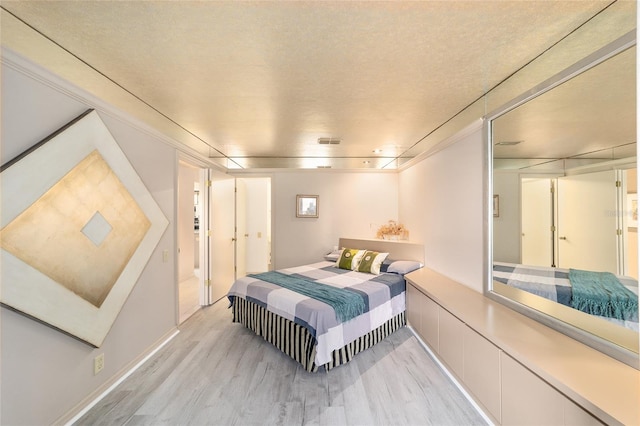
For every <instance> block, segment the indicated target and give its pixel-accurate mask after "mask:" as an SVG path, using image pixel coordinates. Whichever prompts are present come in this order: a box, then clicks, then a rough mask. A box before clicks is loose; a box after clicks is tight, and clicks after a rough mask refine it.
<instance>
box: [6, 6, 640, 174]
mask: <svg viewBox="0 0 640 426" xmlns="http://www.w3.org/2000/svg"><path fill="white" fill-rule="evenodd" d="M628 3H629V4H630V5H631V6H629V7H627V8H626V10H628V11H630V12H631V11H633V16H629V19H632V18H633V20H632V22H635V5H634V2H628ZM610 4H611V2H610V1H587V0H584V1H439V2H436V1H422V2H419V1H418V2H404V1H393V2H324V1H314V2H288V1H280V2H269V1H267V2H235V1H234V2H213V1H196V2H190V1H82V2H78V1H2V2H1V6H2V30H1V31H2V33H1V35H2V43H3V45H4V46H6V47H8V48H10V49H12V50H15V51H16V52H18V53H20V54H22V55H24V56H26V57H28V58H30V59H32V60H34V61H36V62H39V63H42V65H44V66H46V67H47V68H49V69H52V70H53V71H54V72H57V73H59V74H60V75H62V76H63V78H66V79H69V80H71V81H73V82H74V83H75V84H78V85H79V86H81V87H82V88H83V89H85V90H87V91H89V92H91V93H93V94H95V95H96V96H99V97H100V98H102V99H105V100H106V101H107V102H110V103H112V104H114V105H116V106H117V107H119V108H121V109H122V110H124V111H126V112H128V113H130V114H132V115H133V116H135V117H137V118H139V119H141V120H143V121H145V122H147V123H148V124H149V125H152V126H153V127H155V128H157V129H159V130H160V131H162V132H164V133H165V134H167V135H169V136H170V137H173V138H175V139H176V140H178V141H180V142H181V143H184V144H185V146H186V147H188V149H189V150H192V151H193V152H196V153H198V154H199V155H201V156H204V157H209V158H211V159H212V161H218V163H219V164H222V165H224V166H226V167H230V168H265V167H290V168H300V167H317V166H332V167H334V168H348V169H349V168H396V167H398V165H399V164H401V163H402V161H405V160H407V159H409V158H411V157H413V156H415V155H417V154H419V153H420V152H421V151H425V150H426V149H428V148H429V146H428V145H426V144H425V143H423V141H424V138H425V137H427V136H428V135H430V134H432V133H433V132H434V131H436V130H437V129H439V128H440V127H441V126H442V125H443V124H444V123H447V122H448V121H450V120H451V119H452V118H453V117H456V115H457V114H459V113H460V112H461V111H463V110H465V108H467V107H468V106H470V105H471V104H474V102H476V101H477V100H478V99H480V98H482V96H483V95H484V94H485V93H487V91H488V90H490V89H492V88H493V87H495V86H496V85H498V84H499V83H500V82H502V81H503V80H505V79H506V78H508V77H509V76H510V75H511V74H512V73H514V72H515V71H517V70H518V69H520V68H521V67H523V66H525V65H526V64H527V63H529V62H530V61H532V60H533V59H535V58H536V57H538V56H539V55H540V54H541V53H543V52H545V51H546V50H547V49H549V48H551V47H552V46H554V45H555V44H556V43H558V42H559V41H560V40H562V39H563V38H565V37H566V36H567V35H569V34H571V33H572V32H573V31H574V30H576V29H577V28H579V27H580V26H581V25H583V24H584V23H585V22H587V21H589V20H590V19H592V18H593V17H594V16H595V17H597V16H598V14H599V13H601V11H602V10H605V9H607V8H608V7H609V5H610ZM537 83H539V81H536V82H535V84H537ZM475 118H478V116H476V117H475ZM320 137H334V138H340V139H341V143H340V144H339V145H318V143H317V139H318V138H320ZM374 150H378V151H376V152H374Z"/></svg>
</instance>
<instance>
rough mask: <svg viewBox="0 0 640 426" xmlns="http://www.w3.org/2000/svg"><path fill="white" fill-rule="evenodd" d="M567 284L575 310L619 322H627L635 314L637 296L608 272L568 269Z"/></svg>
mask: <svg viewBox="0 0 640 426" xmlns="http://www.w3.org/2000/svg"><path fill="white" fill-rule="evenodd" d="M569 281H570V282H571V287H572V299H571V307H573V308H575V309H579V310H581V311H583V312H586V313H588V314H592V315H600V316H604V317H608V318H616V319H619V320H627V319H630V318H629V317H630V316H633V315H634V313H635V312H637V311H638V296H636V295H635V294H634V293H633V292H632V291H630V290H629V289H627V288H626V287H625V286H624V285H622V283H621V282H620V281H619V280H618V278H616V276H615V275H613V274H612V273H610V272H592V271H583V270H580V269H570V270H569Z"/></svg>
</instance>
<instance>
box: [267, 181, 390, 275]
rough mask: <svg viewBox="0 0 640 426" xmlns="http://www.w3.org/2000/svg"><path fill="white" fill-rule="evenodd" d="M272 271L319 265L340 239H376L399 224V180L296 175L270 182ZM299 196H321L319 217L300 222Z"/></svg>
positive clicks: (303, 219) (302, 219) (304, 219)
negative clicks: (391, 223)
mask: <svg viewBox="0 0 640 426" xmlns="http://www.w3.org/2000/svg"><path fill="white" fill-rule="evenodd" d="M272 185H273V187H272V190H273V199H274V204H273V206H272V214H273V217H274V229H273V233H274V235H273V241H274V253H273V259H274V269H281V268H287V267H290V266H295V265H303V264H306V263H312V262H317V261H319V260H322V256H323V255H324V254H325V253H326V252H328V251H330V250H331V249H332V248H333V246H335V245H337V244H338V239H339V238H340V237H349V238H374V237H375V234H376V231H377V229H378V227H379V226H380V225H382V224H383V223H386V222H387V221H388V220H391V219H393V220H397V218H398V174H397V173H394V172H390V173H386V172H375V173H371V172H339V171H335V170H326V171H325V170H297V171H282V172H276V173H274V175H273V181H272ZM296 194H306V195H319V196H320V201H319V217H318V218H317V219H316V218H297V217H296V211H295V207H296Z"/></svg>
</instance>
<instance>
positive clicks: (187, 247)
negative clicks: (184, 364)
mask: <svg viewBox="0 0 640 426" xmlns="http://www.w3.org/2000/svg"><path fill="white" fill-rule="evenodd" d="M200 174H201V169H200V168H199V167H197V166H194V165H192V164H189V163H187V162H185V161H182V160H181V161H179V163H178V197H177V198H178V200H177V231H178V232H177V234H178V240H177V242H178V244H177V245H178V250H177V252H178V262H177V263H178V323H179V324H181V323H183V322H184V321H185V320H187V319H188V318H189V317H190V316H191V315H193V314H194V313H195V312H196V311H197V310H198V309H200V306H201V304H200V279H201V273H200V233H199V231H200V227H199V222H200V218H201V215H202V213H201V211H202V203H201V194H200Z"/></svg>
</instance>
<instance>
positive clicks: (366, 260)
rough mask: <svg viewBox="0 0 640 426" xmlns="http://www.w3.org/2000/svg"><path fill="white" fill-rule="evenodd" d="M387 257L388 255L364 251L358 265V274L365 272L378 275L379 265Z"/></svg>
mask: <svg viewBox="0 0 640 426" xmlns="http://www.w3.org/2000/svg"><path fill="white" fill-rule="evenodd" d="M387 256H389V253H378V252H377V251H369V250H367V251H365V253H364V254H363V256H362V259H360V263H359V264H358V268H357V271H358V272H367V273H369V274H375V275H379V274H380V265H382V262H384V260H385V259H386V258H387Z"/></svg>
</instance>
